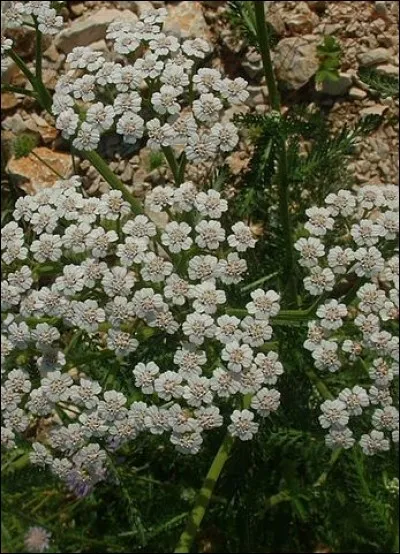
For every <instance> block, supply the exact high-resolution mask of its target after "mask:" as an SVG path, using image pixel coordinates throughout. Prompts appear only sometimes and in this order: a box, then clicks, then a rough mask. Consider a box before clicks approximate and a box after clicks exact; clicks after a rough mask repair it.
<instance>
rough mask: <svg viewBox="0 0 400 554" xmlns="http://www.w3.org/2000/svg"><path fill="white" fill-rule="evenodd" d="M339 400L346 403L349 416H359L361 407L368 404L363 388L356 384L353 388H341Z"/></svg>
mask: <svg viewBox="0 0 400 554" xmlns="http://www.w3.org/2000/svg"><path fill="white" fill-rule="evenodd" d="M339 400H341V401H342V402H344V403H345V404H346V408H347V411H348V412H349V415H351V416H359V415H361V414H362V409H363V408H366V407H367V406H369V398H368V394H367V392H366V390H365V389H363V388H362V387H359V386H358V385H356V386H355V387H353V389H351V390H350V389H343V390H342V392H341V393H340V394H339Z"/></svg>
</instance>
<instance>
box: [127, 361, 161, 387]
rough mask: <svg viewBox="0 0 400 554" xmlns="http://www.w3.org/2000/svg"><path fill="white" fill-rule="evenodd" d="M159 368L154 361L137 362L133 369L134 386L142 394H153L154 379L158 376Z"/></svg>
mask: <svg viewBox="0 0 400 554" xmlns="http://www.w3.org/2000/svg"><path fill="white" fill-rule="evenodd" d="M159 373H160V368H159V367H158V365H157V364H155V363H154V362H148V363H147V364H144V363H139V364H136V366H135V367H134V369H133V375H134V376H135V386H136V387H138V388H140V389H141V391H142V392H143V394H153V392H154V380H155V379H156V377H158V375H159Z"/></svg>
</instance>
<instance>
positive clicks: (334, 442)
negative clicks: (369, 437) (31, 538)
mask: <svg viewBox="0 0 400 554" xmlns="http://www.w3.org/2000/svg"><path fill="white" fill-rule="evenodd" d="M354 443H355V439H354V438H353V431H352V430H351V429H349V428H348V427H341V428H338V429H334V428H331V429H329V433H328V434H327V435H326V437H325V444H326V446H328V447H329V448H332V449H336V448H344V449H345V450H347V449H349V448H351V447H352V446H354Z"/></svg>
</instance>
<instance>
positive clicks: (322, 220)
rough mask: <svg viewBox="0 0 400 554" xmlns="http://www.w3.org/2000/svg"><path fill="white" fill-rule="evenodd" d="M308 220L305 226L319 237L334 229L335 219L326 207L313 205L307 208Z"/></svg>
mask: <svg viewBox="0 0 400 554" xmlns="http://www.w3.org/2000/svg"><path fill="white" fill-rule="evenodd" d="M306 214H307V217H308V222H307V223H306V224H305V225H304V227H305V228H306V229H307V231H309V232H310V233H311V234H312V235H315V236H317V237H320V236H324V235H326V233H327V231H332V229H333V224H334V220H333V219H332V218H331V217H330V216H331V213H330V211H329V210H327V209H326V208H317V207H315V206H314V207H312V208H308V209H307V210H306Z"/></svg>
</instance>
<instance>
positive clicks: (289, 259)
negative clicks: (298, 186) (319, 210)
mask: <svg viewBox="0 0 400 554" xmlns="http://www.w3.org/2000/svg"><path fill="white" fill-rule="evenodd" d="M278 187H279V190H278V192H279V214H280V222H281V225H282V228H283V240H284V243H285V263H284V275H285V277H286V278H287V297H288V302H289V304H290V305H291V306H298V298H297V283H296V275H295V267H296V263H295V258H294V246H293V229H292V222H291V219H290V214H289V178H288V168H287V153H286V145H285V143H284V141H283V140H282V144H281V152H280V156H279V166H278Z"/></svg>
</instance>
